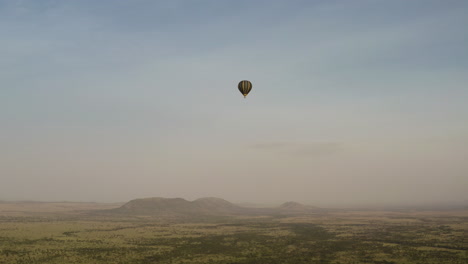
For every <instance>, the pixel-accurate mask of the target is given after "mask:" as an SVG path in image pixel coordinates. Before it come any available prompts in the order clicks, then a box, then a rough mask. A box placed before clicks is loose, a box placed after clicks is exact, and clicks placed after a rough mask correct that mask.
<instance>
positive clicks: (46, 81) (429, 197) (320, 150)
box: [0, 0, 468, 206]
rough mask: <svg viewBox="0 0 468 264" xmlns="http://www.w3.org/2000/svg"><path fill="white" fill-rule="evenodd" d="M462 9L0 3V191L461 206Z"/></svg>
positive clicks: (278, 1)
mask: <svg viewBox="0 0 468 264" xmlns="http://www.w3.org/2000/svg"><path fill="white" fill-rule="evenodd" d="M467 14H468V1H464V0H448V1H435V0H434V1H433V0H414V1H407V0H392V1H384V0H356V1H345V0H343V1H337V0H331V1H330V0H328V1H318V0H315V1H312V0H268V1H267V0H236V1H227V0H197V1H189V0H185V1H182V0H167V1H149V0H134V1H130V0H126V1H124V0H115V1H114V0H113V1H110V0H104V1H91V0H82V1H71V0H70V1H58V0H0V200H7V201H8V200H38V201H96V202H124V201H128V200H131V199H135V198H143V197H169V198H170V197H182V198H185V199H188V200H193V199H196V198H200V197H206V196H208V197H221V198H224V199H226V200H228V201H232V202H256V203H281V202H285V201H297V202H302V203H306V204H311V205H317V206H344V205H379V204H385V205H413V204H448V203H462V204H463V203H465V204H466V203H468V192H467V190H468V162H467V161H468V160H467V158H468V103H467V101H468V74H467V72H468V71H467V70H468V48H467V47H468V31H467V30H466V29H467V28H468V16H467ZM240 80H250V81H251V82H252V84H253V89H252V91H251V93H250V94H249V96H248V97H247V98H246V99H244V98H243V96H242V95H241V94H240V92H239V91H238V90H237V83H238V82H239V81H240Z"/></svg>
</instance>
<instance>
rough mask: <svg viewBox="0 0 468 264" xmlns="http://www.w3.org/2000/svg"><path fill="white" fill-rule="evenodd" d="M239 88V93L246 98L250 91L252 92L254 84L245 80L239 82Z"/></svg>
mask: <svg viewBox="0 0 468 264" xmlns="http://www.w3.org/2000/svg"><path fill="white" fill-rule="evenodd" d="M237 88H239V91H240V92H241V94H242V95H243V96H244V98H245V97H246V96H247V95H248V94H249V93H250V90H252V83H251V82H249V81H247V80H243V81H240V82H239V84H238V85H237Z"/></svg>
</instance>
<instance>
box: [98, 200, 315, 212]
mask: <svg viewBox="0 0 468 264" xmlns="http://www.w3.org/2000/svg"><path fill="white" fill-rule="evenodd" d="M317 210H318V208H316V207H312V206H307V205H302V204H300V203H296V202H287V203H284V204H282V205H281V206H279V207H271V208H248V207H242V206H239V205H235V204H233V203H230V202H228V201H226V200H224V199H221V198H216V197H205V198H200V199H197V200H195V201H187V200H185V199H182V198H162V197H152V198H143V199H135V200H131V201H130V202H128V203H126V204H124V205H122V206H121V207H119V208H115V209H110V210H106V212H108V213H113V214H122V215H148V216H182V215H185V216H187V215H252V214H254V215H259V214H263V215H276V214H308V213H314V212H317Z"/></svg>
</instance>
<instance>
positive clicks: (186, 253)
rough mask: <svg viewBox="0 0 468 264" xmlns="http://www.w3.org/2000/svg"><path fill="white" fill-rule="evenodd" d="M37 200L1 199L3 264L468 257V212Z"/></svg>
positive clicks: (270, 262)
mask: <svg viewBox="0 0 468 264" xmlns="http://www.w3.org/2000/svg"><path fill="white" fill-rule="evenodd" d="M8 206H9V207H8ZM41 206H43V210H42V212H41V210H37V209H36V210H32V211H31V210H30V211H28V206H24V205H21V204H13V205H12V204H0V263H2V264H16V263H18V264H19V263H22V264H34V263H60V264H64V263H122V264H123V263H141V264H146V263H161V264H164V263H174V264H175V263H219V264H221V263H224V264H228V263H231V264H234V263H239V264H241V263H242V264H247V263H251V264H254V263H255V264H258V263H265V264H266V263H268V264H275V263H278V264H280V263H281V264H287V263H291V264H300V263H335V264H338V263H376V264H377V263H379V264H383V263H386V264H389V263H421V264H422V263H424V264H427V263H434V264H436V263H437V264H441V263H460V264H466V263H468V253H467V252H468V241H467V237H468V236H467V231H468V211H446V212H389V211H338V210H335V211H329V212H321V213H315V214H307V215H295V216H294V215H270V216H261V215H258V216H240V215H237V216H211V217H200V216H197V217H193V218H192V217H184V218H174V217H172V218H170V217H164V218H158V217H155V216H151V217H143V216H140V217H136V216H114V215H105V214H95V213H90V212H92V211H89V210H90V209H105V208H106V206H104V205H103V206H102V207H99V206H98V205H96V206H95V207H96V208H93V206H91V205H82V204H81V205H80V204H75V205H73V204H71V205H70V204H62V205H57V204H49V205H41ZM48 206H49V207H48ZM30 207H31V208H37V207H35V206H34V205H30ZM110 207H111V206H110ZM114 207H115V206H114ZM5 208H7V209H5ZM46 209H47V210H46Z"/></svg>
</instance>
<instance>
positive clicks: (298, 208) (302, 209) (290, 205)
mask: <svg viewBox="0 0 468 264" xmlns="http://www.w3.org/2000/svg"><path fill="white" fill-rule="evenodd" d="M278 209H279V211H280V212H282V213H312V212H318V211H319V210H320V208H318V207H315V206H310V205H303V204H300V203H297V202H286V203H284V204H282V205H280V206H279V207H278Z"/></svg>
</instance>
